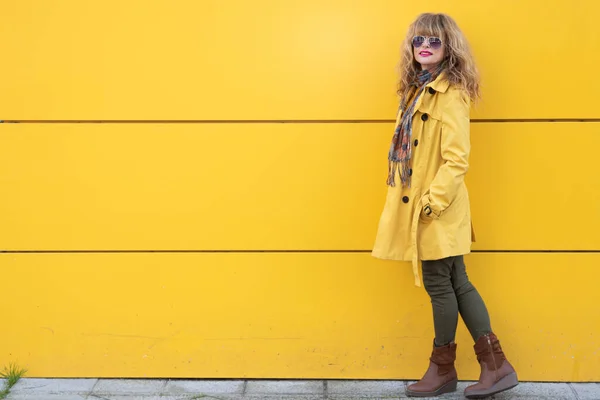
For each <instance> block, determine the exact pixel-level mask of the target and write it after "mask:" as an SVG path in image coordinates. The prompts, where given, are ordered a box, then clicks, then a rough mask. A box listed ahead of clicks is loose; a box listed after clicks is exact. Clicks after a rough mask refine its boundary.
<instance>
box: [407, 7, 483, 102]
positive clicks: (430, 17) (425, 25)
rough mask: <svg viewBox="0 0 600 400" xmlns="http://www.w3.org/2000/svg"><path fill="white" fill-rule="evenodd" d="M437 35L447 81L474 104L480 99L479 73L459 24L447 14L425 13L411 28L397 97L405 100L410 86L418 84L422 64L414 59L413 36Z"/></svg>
mask: <svg viewBox="0 0 600 400" xmlns="http://www.w3.org/2000/svg"><path fill="white" fill-rule="evenodd" d="M417 35H423V36H436V37H439V38H440V39H442V45H443V46H444V61H445V62H446V68H445V71H446V79H447V80H448V81H449V82H450V84H452V85H454V86H457V87H459V88H461V89H463V90H464V91H465V92H466V93H468V95H469V97H470V98H471V100H472V101H476V100H478V99H479V97H480V89H479V71H478V70H477V66H476V65H475V60H474V58H473V55H472V54H471V49H470V46H469V43H468V42H467V39H466V38H465V36H464V35H463V33H462V31H461V30H460V28H459V27H458V25H457V23H456V22H455V21H454V20H453V19H452V18H451V17H450V16H448V15H446V14H432V13H424V14H421V15H419V16H418V17H417V19H416V20H415V21H414V22H413V23H412V24H411V25H410V27H409V28H408V33H407V35H406V38H405V39H404V42H403V43H402V49H401V51H402V57H401V61H400V66H399V75H400V79H399V82H398V95H400V98H402V99H403V98H406V96H407V94H408V92H409V91H410V85H411V83H412V82H414V81H415V79H416V77H417V73H418V72H419V71H420V70H421V65H420V64H419V63H418V62H417V61H416V60H415V57H414V53H413V46H412V39H413V37H414V36H417Z"/></svg>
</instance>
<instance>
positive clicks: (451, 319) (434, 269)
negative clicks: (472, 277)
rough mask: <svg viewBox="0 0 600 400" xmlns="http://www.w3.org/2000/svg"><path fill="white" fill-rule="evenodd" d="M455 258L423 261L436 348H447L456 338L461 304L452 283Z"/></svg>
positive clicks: (424, 279)
mask: <svg viewBox="0 0 600 400" xmlns="http://www.w3.org/2000/svg"><path fill="white" fill-rule="evenodd" d="M455 258H456V257H449V258H444V259H441V260H434V261H423V284H424V285H425V290H426V291H427V293H428V294H429V297H430V298H431V306H432V308H433V326H434V329H435V345H436V346H445V345H447V344H449V343H451V342H453V341H454V338H455V336H456V326H457V324H458V310H459V304H458V301H457V296H456V293H455V290H454V287H453V282H452V277H453V267H454V264H455V261H454V259H455Z"/></svg>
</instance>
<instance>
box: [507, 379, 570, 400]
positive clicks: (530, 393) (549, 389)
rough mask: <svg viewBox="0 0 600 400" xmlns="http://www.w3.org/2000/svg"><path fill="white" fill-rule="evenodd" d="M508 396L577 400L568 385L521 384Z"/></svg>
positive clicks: (509, 392)
mask: <svg viewBox="0 0 600 400" xmlns="http://www.w3.org/2000/svg"><path fill="white" fill-rule="evenodd" d="M507 394H511V395H512V396H514V397H518V396H521V397H536V398H547V399H564V400H570V399H573V400H576V397H575V394H574V393H573V390H571V388H570V387H569V385H568V384H567V383H534V382H521V383H519V386H517V387H516V388H514V389H512V390H510V391H508V392H507ZM496 397H498V396H496ZM508 398H512V397H508Z"/></svg>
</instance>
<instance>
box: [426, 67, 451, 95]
mask: <svg viewBox="0 0 600 400" xmlns="http://www.w3.org/2000/svg"><path fill="white" fill-rule="evenodd" d="M425 87H427V88H429V87H430V88H432V89H433V90H435V91H436V92H440V93H446V91H447V90H448V88H449V87H450V82H448V80H447V79H446V72H445V71H444V72H442V73H441V74H440V75H439V76H438V77H437V78H435V80H434V81H433V82H430V83H428V84H427V85H426V86H425Z"/></svg>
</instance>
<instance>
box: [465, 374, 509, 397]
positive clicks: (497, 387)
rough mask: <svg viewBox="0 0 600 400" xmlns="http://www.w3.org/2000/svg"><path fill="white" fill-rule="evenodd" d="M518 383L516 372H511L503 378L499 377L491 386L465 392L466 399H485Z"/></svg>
mask: <svg viewBox="0 0 600 400" xmlns="http://www.w3.org/2000/svg"><path fill="white" fill-rule="evenodd" d="M518 384H519V379H518V378H517V373H516V372H513V373H512V374H509V375H506V376H505V377H504V378H502V379H500V380H499V381H498V382H496V383H495V384H494V386H492V387H491V388H489V389H486V390H473V391H470V392H468V393H465V397H466V398H467V399H485V398H488V397H490V396H493V395H495V394H498V393H501V392H504V391H507V390H510V389H512V388H514V387H515V386H517V385H518Z"/></svg>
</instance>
